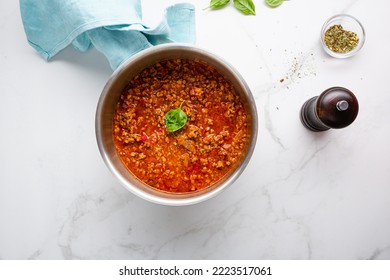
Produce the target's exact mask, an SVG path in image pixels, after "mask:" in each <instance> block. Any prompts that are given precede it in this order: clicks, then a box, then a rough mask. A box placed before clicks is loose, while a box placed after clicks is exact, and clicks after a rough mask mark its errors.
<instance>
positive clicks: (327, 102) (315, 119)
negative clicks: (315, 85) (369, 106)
mask: <svg viewBox="0 0 390 280" xmlns="http://www.w3.org/2000/svg"><path fill="white" fill-rule="evenodd" d="M358 111H359V103H358V101H357V99H356V96H355V95H354V94H353V93H352V92H351V91H350V90H348V89H346V88H343V87H332V88H329V89H327V90H325V91H324V92H323V93H321V94H320V95H319V96H314V97H312V98H310V99H309V100H307V101H306V102H305V103H304V104H303V105H302V108H301V121H302V124H303V125H304V126H305V127H306V128H307V129H309V130H311V131H315V132H319V131H325V130H328V129H330V128H344V127H346V126H348V125H350V124H351V123H352V122H353V121H354V120H355V119H356V117H357V114H358Z"/></svg>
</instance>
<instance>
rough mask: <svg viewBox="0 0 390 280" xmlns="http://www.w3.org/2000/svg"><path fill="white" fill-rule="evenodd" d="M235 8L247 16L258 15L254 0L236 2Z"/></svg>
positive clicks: (237, 0)
mask: <svg viewBox="0 0 390 280" xmlns="http://www.w3.org/2000/svg"><path fill="white" fill-rule="evenodd" d="M234 7H236V9H237V10H239V11H241V12H242V13H244V14H246V15H256V11H255V4H254V3H253V2H252V0H234Z"/></svg>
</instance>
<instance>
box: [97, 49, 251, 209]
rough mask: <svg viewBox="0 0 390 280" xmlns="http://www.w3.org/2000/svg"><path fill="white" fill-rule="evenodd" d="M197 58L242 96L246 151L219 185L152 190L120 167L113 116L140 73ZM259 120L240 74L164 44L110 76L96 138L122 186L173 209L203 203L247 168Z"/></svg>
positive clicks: (210, 57)
mask: <svg viewBox="0 0 390 280" xmlns="http://www.w3.org/2000/svg"><path fill="white" fill-rule="evenodd" d="M175 58H182V59H200V60H203V61H205V62H207V63H209V64H210V65H212V66H213V67H214V68H216V69H217V70H218V71H219V72H220V73H221V74H222V75H223V76H224V77H225V78H226V79H227V80H229V81H230V82H231V83H232V84H233V86H234V87H235V89H236V91H237V93H238V94H239V95H240V96H241V98H242V100H243V103H244V106H245V109H246V111H247V114H248V115H249V118H248V128H249V131H250V133H249V138H248V149H247V152H246V154H245V156H244V157H243V159H242V161H241V162H240V164H239V165H238V166H237V168H236V169H235V170H233V171H232V172H231V173H230V174H229V175H227V176H225V177H224V178H223V179H222V180H220V181H219V182H218V183H216V184H214V185H212V186H210V187H208V188H206V189H204V190H202V191H198V192H193V193H186V194H174V193H166V192H162V191H159V190H155V189H153V188H151V187H149V186H147V185H145V184H143V183H142V182H141V181H139V180H138V179H137V178H135V177H134V176H133V175H132V174H131V173H130V172H129V171H128V170H127V169H126V167H125V166H124V165H123V164H122V162H121V160H120V158H119V157H118V155H117V153H116V149H115V147H114V142H113V136H112V123H113V119H112V118H113V113H114V110H115V107H116V104H117V102H118V100H119V97H120V95H121V93H122V90H123V89H124V88H125V86H126V85H127V84H128V83H129V81H131V80H132V79H133V77H134V76H135V75H137V74H138V73H139V72H140V71H142V70H143V69H145V68H146V67H149V66H151V65H153V64H155V63H157V62H159V61H162V60H167V59H175ZM257 131H258V117H257V111H256V105H255V101H254V98H253V96H252V93H251V91H250V89H249V87H248V85H247V84H246V83H245V81H244V80H243V78H242V77H241V75H240V74H239V73H238V72H237V71H236V70H235V69H234V68H233V67H232V66H231V65H230V64H228V63H227V62H226V61H224V60H223V59H221V58H219V57H218V56H216V55H214V54H212V53H210V52H208V51H205V50H203V49H200V48H198V47H195V46H193V45H186V44H163V45H159V46H155V47H151V48H149V49H146V50H144V51H142V52H140V53H138V54H136V55H134V56H133V57H131V58H130V59H128V60H127V61H126V62H125V63H123V64H122V65H121V66H119V68H118V69H117V70H116V71H115V72H114V73H113V74H112V76H111V77H110V79H109V80H108V82H107V84H106V86H105V87H104V89H103V91H102V94H101V96H100V99H99V102H98V106H97V111H96V138H97V143H98V146H99V150H100V153H101V155H102V157H103V160H104V161H105V163H106V165H107V166H108V168H109V169H110V170H111V172H112V173H113V174H114V175H115V177H117V178H118V180H119V181H120V182H121V184H122V185H123V186H124V187H125V188H126V189H128V190H129V191H130V192H132V193H134V194H135V195H137V196H139V197H141V198H144V199H146V200H148V201H151V202H154V203H158V204H163V205H172V206H181V205H190V204H195V203H199V202H201V201H205V200H207V199H209V198H211V197H213V196H215V195H217V194H218V193H220V192H221V191H223V190H224V189H226V188H227V187H228V186H230V185H232V184H233V182H234V181H235V180H236V179H237V178H238V177H239V176H240V174H241V173H242V172H243V171H244V169H245V167H246V166H247V164H248V162H249V160H250V158H251V156H252V153H253V150H254V147H255V144H256V138H257Z"/></svg>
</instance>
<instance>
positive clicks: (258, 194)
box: [0, 0, 390, 259]
mask: <svg viewBox="0 0 390 280" xmlns="http://www.w3.org/2000/svg"><path fill="white" fill-rule="evenodd" d="M175 2H179V1H169V0H164V1H153V0H148V1H143V6H144V14H145V20H149V21H150V22H151V23H153V21H156V22H157V18H161V16H162V11H163V9H164V7H166V6H167V5H169V4H170V3H175ZM190 2H192V3H194V4H195V5H196V7H197V11H196V14H197V45H198V46H200V47H204V48H206V49H208V50H210V51H212V52H215V53H217V54H219V55H220V56H222V57H223V58H225V59H226V60H228V61H229V62H231V63H232V64H233V65H234V66H235V67H236V68H237V69H238V70H239V71H240V72H241V73H242V75H243V76H244V78H245V79H246V80H247V82H248V84H249V86H250V88H251V89H252V91H253V94H254V96H255V99H256V104H257V108H258V111H259V127H260V131H259V137H258V142H257V147H256V150H255V153H254V155H253V158H252V160H251V162H250V164H249V166H248V167H247V169H246V170H245V172H244V173H243V174H242V176H241V177H240V179H239V180H238V181H236V183H235V184H234V185H233V186H232V187H231V188H229V189H228V190H226V191H225V192H223V193H222V194H221V195H219V196H218V197H215V198H213V199H211V200H209V201H206V202H204V203H201V204H199V205H193V206H188V207H182V208H175V207H167V206H160V205H155V204H151V203H149V202H146V201H143V200H141V199H140V198H138V197H135V196H134V195H132V194H130V193H128V192H127V191H126V190H125V189H124V188H123V187H122V186H120V184H119V183H118V181H117V180H116V179H115V178H114V177H113V176H112V175H111V173H110V172H109V171H108V169H107V168H106V166H105V165H104V163H103V160H102V159H101V157H100V154H99V151H98V148H97V144H96V140H95V134H94V133H95V132H94V115H95V109H96V104H97V101H98V98H99V95H100V92H101V90H102V88H103V86H104V84H105V82H106V80H107V79H108V78H109V76H110V74H111V69H110V68H109V65H108V63H107V62H106V60H105V58H104V57H103V56H102V55H100V54H99V53H98V52H97V51H95V50H92V51H89V52H87V53H79V52H77V51H75V50H74V49H72V48H68V49H66V50H64V51H63V52H61V53H60V54H59V55H58V56H56V57H55V58H54V59H53V60H52V61H51V62H49V63H47V62H45V61H44V60H43V59H42V58H41V57H39V56H38V54H37V53H36V52H35V51H34V50H33V49H32V48H31V47H30V46H29V45H28V44H27V42H26V38H25V35H24V31H23V27H22V24H21V20H20V15H19V6H18V1H1V2H0V34H1V44H0V65H1V67H0V79H1V83H0V131H1V135H0V259H390V163H389V156H390V124H389V121H390V110H389V106H390V87H389V86H388V81H389V77H388V74H389V71H388V69H389V65H390V55H389V45H390V29H389V28H390V17H389V11H390V3H389V1H387V0H377V1H368V0H360V1H359V0H338V1H335V0H331V1H323V0H322V1H320V0H300V1H299V0H291V1H286V2H285V3H284V4H283V5H282V6H280V7H279V8H276V9H270V8H268V7H267V6H265V5H264V3H263V1H262V0H254V3H255V5H256V9H257V15H256V16H244V15H242V14H240V13H239V12H237V11H236V10H235V9H234V8H233V7H232V6H231V5H230V6H229V7H227V8H225V9H222V10H218V11H208V10H206V11H204V10H202V8H204V7H206V6H207V5H208V1H207V0H192V1H190ZM341 12H343V13H344V12H345V13H349V14H351V15H354V16H356V17H357V18H358V19H359V20H360V21H361V22H362V23H363V25H364V26H365V28H366V32H367V41H366V44H365V46H364V47H363V49H362V51H361V52H360V53H359V54H358V55H357V56H355V57H353V58H350V59H345V60H337V59H333V58H331V57H329V56H327V55H326V54H325V53H324V52H323V50H322V49H321V46H320V43H319V32H320V29H321V26H322V24H323V22H324V21H325V20H326V19H327V18H329V17H330V16H333V15H334V14H337V13H341ZM281 79H284V81H283V82H280V80H281ZM335 85H340V86H345V87H347V88H349V89H350V90H352V91H353V92H354V93H355V94H356V96H357V97H358V99H359V102H360V112H359V115H358V118H357V119H356V121H355V122H354V123H353V124H352V125H351V126H349V127H347V128H345V129H342V130H331V131H327V132H324V133H319V134H315V133H311V132H309V131H307V130H306V129H305V128H304V127H303V126H302V125H301V123H300V120H299V110H300V107H301V105H302V104H303V103H304V101H306V100H307V99H308V98H310V97H312V96H315V95H318V94H320V93H321V92H322V91H323V90H325V89H326V88H328V87H331V86H335Z"/></svg>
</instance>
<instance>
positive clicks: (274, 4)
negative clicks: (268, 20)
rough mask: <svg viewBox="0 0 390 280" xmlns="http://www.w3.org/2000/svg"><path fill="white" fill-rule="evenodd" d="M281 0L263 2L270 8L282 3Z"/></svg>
mask: <svg viewBox="0 0 390 280" xmlns="http://www.w3.org/2000/svg"><path fill="white" fill-rule="evenodd" d="M283 2H284V0H265V3H266V4H267V5H268V6H270V7H272V8H275V7H277V6H280V5H282V4H283Z"/></svg>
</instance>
